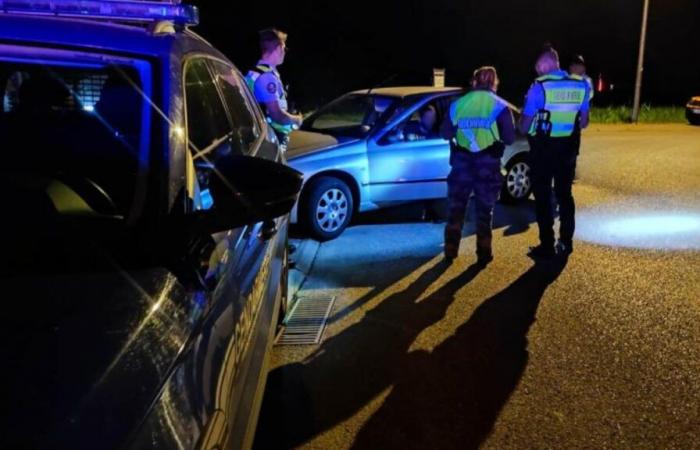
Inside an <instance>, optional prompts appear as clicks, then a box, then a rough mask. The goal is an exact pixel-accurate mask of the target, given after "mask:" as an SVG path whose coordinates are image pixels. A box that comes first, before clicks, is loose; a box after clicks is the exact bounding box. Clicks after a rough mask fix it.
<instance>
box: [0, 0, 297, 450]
mask: <svg viewBox="0 0 700 450" xmlns="http://www.w3.org/2000/svg"><path fill="white" fill-rule="evenodd" d="M0 11H1V12H0V89H1V91H0V92H1V93H2V102H3V103H2V109H1V110H0V146H1V147H0V148H1V149H2V166H1V171H2V174H1V177H2V178H1V179H2V186H3V194H4V195H3V197H4V202H3V203H4V205H3V215H2V216H3V218H2V221H1V223H2V233H1V234H0V235H1V236H2V238H1V239H2V242H1V243H0V245H1V247H0V248H2V258H1V261H2V271H1V283H2V299H3V305H2V313H1V315H0V318H1V319H0V330H1V331H0V333H2V339H1V340H0V348H1V351H0V357H1V358H2V372H3V375H2V387H1V388H0V389H2V417H5V419H3V427H2V428H3V429H2V430H1V431H0V448H4V449H5V448H6V449H20V448H52V449H111V448H128V449H141V448H158V449H170V448H173V449H175V448H176V449H193V448H198V449H214V448H217V449H218V448H222V449H223V448H246V447H250V445H251V442H252V437H253V435H254V430H255V425H256V420H257V419H256V418H257V411H258V410H259V403H260V399H261V397H262V392H263V390H264V380H265V376H266V369H265V365H266V361H267V359H266V358H267V355H268V353H269V345H270V343H271V341H272V337H273V334H274V331H275V328H276V322H277V320H278V317H279V314H280V310H281V309H283V308H284V303H285V300H286V291H285V289H286V282H287V265H286V264H287V244H286V240H287V227H288V216H289V214H288V213H289V211H290V210H291V208H292V206H293V205H294V203H295V201H296V199H297V196H298V192H299V189H300V187H301V175H300V174H299V173H298V172H296V171H294V170H293V169H291V168H289V167H288V166H286V165H285V164H284V159H283V156H282V154H281V153H280V151H279V149H278V146H277V142H276V140H275V137H274V133H273V132H272V130H270V129H269V128H268V127H267V125H266V123H265V120H264V118H263V116H262V114H261V112H260V110H259V109H258V107H257V106H256V104H255V102H254V99H253V98H252V97H251V95H250V92H249V91H248V90H247V88H246V87H245V83H244V81H243V79H242V77H241V74H240V73H239V72H238V70H236V68H235V67H234V66H233V65H232V64H231V63H230V62H229V61H228V60H227V59H226V58H225V57H224V56H223V55H222V54H221V53H219V52H218V51H217V50H215V49H214V48H212V46H211V45H209V44H207V43H206V42H205V41H204V40H203V39H202V38H200V37H199V36H197V35H196V34H194V33H193V32H191V31H189V30H188V29H187V27H188V25H191V24H194V23H196V22H197V10H196V9H195V8H193V7H190V6H187V5H181V4H179V2H177V1H174V2H162V3H159V2H136V1H91V0H88V1H85V0H75V1H72V0H65V1H53V0H26V1H24V0H3V1H0Z"/></svg>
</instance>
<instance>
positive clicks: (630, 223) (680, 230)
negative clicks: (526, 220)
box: [576, 211, 700, 250]
mask: <svg viewBox="0 0 700 450" xmlns="http://www.w3.org/2000/svg"><path fill="white" fill-rule="evenodd" d="M576 235H577V237H578V238H580V239H582V240H584V241H588V242H594V243H597V244H603V245H611V246H616V247H632V248H647V249H662V250H690V249H700V213H695V212H679V211H667V212H653V213H651V212H649V213H628V214H626V213H624V212H617V213H616V212H612V211H606V212H595V211H588V212H584V213H581V214H580V215H579V217H578V218H577V230H576Z"/></svg>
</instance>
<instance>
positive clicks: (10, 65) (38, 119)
mask: <svg viewBox="0 0 700 450" xmlns="http://www.w3.org/2000/svg"><path fill="white" fill-rule="evenodd" d="M138 85H139V77H138V75H137V73H136V72H135V71H133V70H131V69H129V68H125V67H113V66H105V67H94V66H91V67H85V68H80V67H66V66H62V65H60V64H59V63H56V64H55V65H52V64H51V63H46V62H45V63H43V64H42V65H38V64H31V63H19V62H5V61H0V89H2V92H1V94H2V109H1V111H0V142H1V144H0V149H1V151H2V152H3V159H4V167H3V168H2V172H3V173H5V174H7V172H12V173H18V174H19V173H22V174H28V175H27V176H28V177H40V178H42V180H43V181H42V183H46V186H47V195H49V194H48V189H49V187H50V186H54V188H55V187H56V186H60V189H61V190H62V192H66V193H69V194H66V195H63V196H61V197H60V198H59V197H52V198H51V199H50V201H51V203H52V204H53V208H54V209H55V210H56V211H58V213H66V214H68V213H69V211H73V212H76V210H75V209H71V208H73V206H70V205H74V206H75V205H80V207H79V208H78V209H80V210H81V211H82V213H90V212H94V213H99V214H108V215H121V216H126V215H128V214H129V212H130V210H131V206H132V204H133V201H134V198H135V194H136V191H137V186H138V180H139V179H140V177H142V176H143V175H144V169H145V164H147V161H143V160H142V158H141V157H140V155H141V154H142V152H141V146H142V145H143V144H142V142H143V141H142V139H141V138H142V132H143V131H144V130H142V113H143V108H144V105H143V99H142V96H141V94H140V93H139V91H138V90H137V89H136V87H138ZM52 189H53V188H52ZM34 198H35V199H37V198H38V197H34ZM44 200H46V199H44Z"/></svg>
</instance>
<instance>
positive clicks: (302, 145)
mask: <svg viewBox="0 0 700 450" xmlns="http://www.w3.org/2000/svg"><path fill="white" fill-rule="evenodd" d="M356 141H358V139H353V138H335V137H333V136H331V135H328V134H323V133H314V132H311V131H301V130H298V131H295V132H293V133H292V134H291V135H290V136H289V145H288V146H287V153H286V156H287V159H294V158H297V157H300V156H304V155H308V154H311V153H316V152H319V151H322V150H326V149H328V148H332V147H336V146H338V145H340V144H345V143H348V142H356Z"/></svg>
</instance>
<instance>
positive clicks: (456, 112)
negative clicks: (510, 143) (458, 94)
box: [450, 90, 507, 153]
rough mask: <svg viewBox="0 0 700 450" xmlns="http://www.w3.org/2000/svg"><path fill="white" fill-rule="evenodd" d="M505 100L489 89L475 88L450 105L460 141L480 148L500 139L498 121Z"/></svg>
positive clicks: (458, 141) (479, 149)
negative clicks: (476, 89)
mask: <svg viewBox="0 0 700 450" xmlns="http://www.w3.org/2000/svg"><path fill="white" fill-rule="evenodd" d="M506 107H507V106H506V102H505V101H503V100H502V99H501V98H499V97H498V96H497V95H496V94H494V93H493V92H490V91H482V90H478V91H472V92H469V93H467V94H466V95H465V96H463V97H462V98H460V99H458V100H457V101H455V102H454V103H453V104H452V106H451V107H450V119H452V124H453V125H455V126H456V127H457V144H459V146H460V147H463V148H466V149H469V151H470V152H474V153H476V152H480V151H481V150H484V149H486V148H488V147H490V146H491V145H493V144H494V143H495V142H496V141H500V140H501V135H500V133H499V131H498V124H497V123H496V121H497V119H498V116H499V115H500V114H501V112H503V110H504V109H505V108H506Z"/></svg>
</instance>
